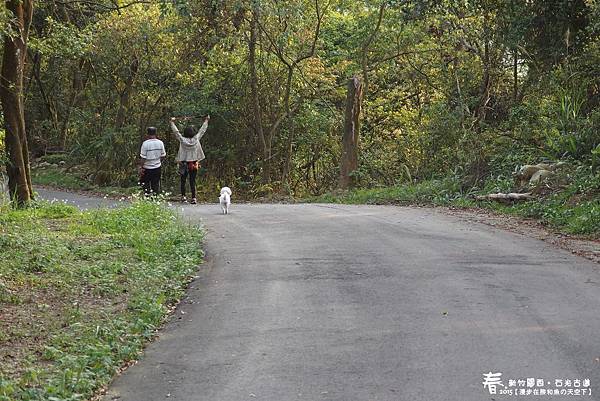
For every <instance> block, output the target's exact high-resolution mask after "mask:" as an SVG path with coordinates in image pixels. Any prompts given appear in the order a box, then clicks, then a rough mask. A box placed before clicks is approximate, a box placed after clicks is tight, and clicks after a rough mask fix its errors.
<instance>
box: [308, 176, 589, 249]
mask: <svg viewBox="0 0 600 401" xmlns="http://www.w3.org/2000/svg"><path fill="white" fill-rule="evenodd" d="M511 187H512V180H510V179H506V178H502V177H500V178H498V179H495V180H489V181H488V182H487V183H486V185H485V186H484V187H483V188H480V189H471V190H468V191H464V190H462V189H461V180H460V178H458V177H450V178H444V179H437V180H428V181H423V182H420V183H416V184H406V185H399V186H394V187H385V188H372V189H355V190H351V191H344V192H331V193H327V194H324V195H321V196H318V197H314V198H311V199H309V200H308V201H310V202H327V203H346V204H397V205H415V204H416V205H432V206H455V207H465V208H469V207H483V208H487V209H492V210H495V211H497V212H500V213H505V214H512V215H516V216H521V217H527V218H534V219H537V220H539V221H540V222H542V223H544V224H546V225H548V226H550V227H553V228H555V229H558V230H560V231H563V232H565V233H570V234H580V235H586V236H589V237H592V238H598V237H600V173H592V172H591V171H590V170H589V169H586V168H583V167H580V168H578V169H576V170H575V171H574V172H573V173H572V174H571V176H570V177H569V184H568V185H566V186H565V187H564V188H562V189H561V190H560V191H553V192H552V193H550V194H548V195H546V196H540V197H538V198H537V199H535V200H532V201H527V202H523V203H517V204H514V205H502V204H499V203H496V202H491V201H475V200H474V196H473V195H478V194H487V193H493V192H499V191H502V192H504V191H509V190H511Z"/></svg>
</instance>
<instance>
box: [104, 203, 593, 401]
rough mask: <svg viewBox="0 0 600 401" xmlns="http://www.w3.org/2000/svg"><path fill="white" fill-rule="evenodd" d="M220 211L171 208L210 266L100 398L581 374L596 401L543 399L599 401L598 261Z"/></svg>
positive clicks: (447, 385)
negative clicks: (202, 240) (190, 228)
mask: <svg viewBox="0 0 600 401" xmlns="http://www.w3.org/2000/svg"><path fill="white" fill-rule="evenodd" d="M232 209H233V211H232V214H230V215H228V216H222V215H220V214H218V212H219V208H218V206H217V205H198V206H194V207H192V206H186V207H185V208H184V209H183V213H184V215H185V216H186V218H188V219H189V220H190V221H193V222H203V223H204V224H205V226H206V228H207V230H208V235H207V239H206V244H205V247H206V252H207V262H206V263H205V264H204V265H203V266H202V267H201V269H200V273H199V278H198V279H197V280H196V281H195V282H194V283H192V285H191V288H190V290H189V296H188V298H187V299H186V300H185V301H184V302H183V303H182V304H181V306H180V307H179V309H178V310H177V312H176V314H175V316H174V319H173V320H172V322H171V323H170V324H168V325H167V327H166V328H165V330H164V331H162V333H161V335H160V337H159V340H158V341H156V342H155V343H153V344H151V345H150V346H149V347H148V349H147V351H146V353H145V356H144V358H143V359H142V360H141V362H140V363H139V364H137V365H136V366H133V367H132V368H130V369H129V370H128V371H127V372H126V373H125V374H124V375H123V376H121V377H119V378H117V379H116V380H115V382H114V383H113V385H112V386H111V388H110V389H109V392H108V394H107V395H106V397H105V400H117V399H118V400H122V401H153V400H166V399H169V400H185V401H196V400H211V401H213V400H214V401H221V400H223V401H243V400H249V401H252V400H273V401H287V400H309V401H312V400H339V401H354V400H356V401H369V400H390V401H395V400H407V401H412V400H423V401H434V400H440V401H441V400H444V401H446V400H460V401H469V400H492V399H495V400H502V399H509V398H512V397H509V396H499V395H497V396H492V395H490V394H489V392H488V390H484V388H483V385H482V382H483V374H484V373H488V372H492V373H497V372H501V373H502V380H503V384H504V385H506V386H507V389H509V390H515V387H508V385H509V383H508V380H509V379H525V378H543V379H545V384H544V388H545V389H555V382H554V381H555V379H570V380H574V379H578V380H583V379H590V382H591V387H592V391H594V392H593V393H592V396H579V397H577V396H560V395H557V396H554V397H543V398H544V399H551V400H572V399H586V400H600V359H599V358H600V320H599V318H598V312H599V311H600V266H599V265H597V264H594V263H592V262H589V261H586V260H585V259H581V258H578V257H575V256H572V255H570V254H568V253H566V252H564V251H561V250H557V249H554V248H552V247H551V246H549V245H548V244H546V243H544V242H541V241H537V240H529V239H527V238H524V237H522V236H517V235H514V234H511V233H508V232H504V231H500V230H496V229H493V228H490V227H487V226H483V225H472V224H467V223H464V222H461V221H459V220H457V219H456V218H454V217H450V216H447V215H444V214H442V213H440V212H437V211H434V210H431V209H418V208H400V207H377V206H332V205H234V206H233V208H232ZM548 382H550V383H551V384H550V385H548V384H547V383H548ZM574 384H575V383H572V387H571V388H572V389H575V387H574ZM581 385H583V383H581ZM517 388H518V387H517ZM521 388H523V389H524V390H526V389H527V387H521ZM529 397H533V399H537V398H540V397H539V396H534V395H530V396H523V397H518V398H520V399H529Z"/></svg>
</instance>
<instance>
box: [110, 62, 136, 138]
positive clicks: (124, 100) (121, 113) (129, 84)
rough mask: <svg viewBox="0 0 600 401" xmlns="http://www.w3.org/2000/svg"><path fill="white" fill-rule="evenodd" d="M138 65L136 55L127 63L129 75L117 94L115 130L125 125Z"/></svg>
mask: <svg viewBox="0 0 600 401" xmlns="http://www.w3.org/2000/svg"><path fill="white" fill-rule="evenodd" d="M139 66H140V64H139V61H138V59H137V57H135V58H134V59H133V61H132V62H131V64H130V65H129V76H128V77H127V81H125V88H124V89H123V92H121V94H120V95H119V110H118V111H117V118H116V120H115V129H116V130H117V131H119V130H121V129H122V128H123V127H124V126H125V120H126V118H127V115H128V113H129V108H130V100H131V92H132V90H133V84H134V82H135V78H136V76H137V73H138V69H139Z"/></svg>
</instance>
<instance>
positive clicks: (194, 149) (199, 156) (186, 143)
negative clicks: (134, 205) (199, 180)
mask: <svg viewBox="0 0 600 401" xmlns="http://www.w3.org/2000/svg"><path fill="white" fill-rule="evenodd" d="M209 120H210V116H206V118H205V119H204V124H202V127H200V129H199V130H198V131H196V128H195V127H194V126H187V127H186V128H185V129H184V130H183V135H181V133H180V132H179V129H178V128H177V125H176V124H175V121H176V118H175V117H171V131H172V132H173V135H175V138H177V140H178V141H179V151H178V152H177V162H178V163H179V175H180V178H181V201H182V202H186V201H187V199H186V184H187V181H188V179H189V183H190V191H191V194H192V200H191V202H190V203H192V204H196V176H197V175H198V170H199V169H200V162H201V161H202V160H204V158H205V156H204V151H203V150H202V145H200V138H202V136H204V134H205V133H206V130H207V129H208V121H209Z"/></svg>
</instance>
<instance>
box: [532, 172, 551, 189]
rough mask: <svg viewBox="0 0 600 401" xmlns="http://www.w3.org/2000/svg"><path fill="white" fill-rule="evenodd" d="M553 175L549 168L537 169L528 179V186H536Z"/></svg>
mask: <svg viewBox="0 0 600 401" xmlns="http://www.w3.org/2000/svg"><path fill="white" fill-rule="evenodd" d="M553 175H554V172H553V171H551V170H538V171H536V172H535V174H533V176H531V178H530V179H529V186H538V185H540V184H541V183H543V182H544V181H546V180H547V179H548V178H549V177H552V176H553Z"/></svg>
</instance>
